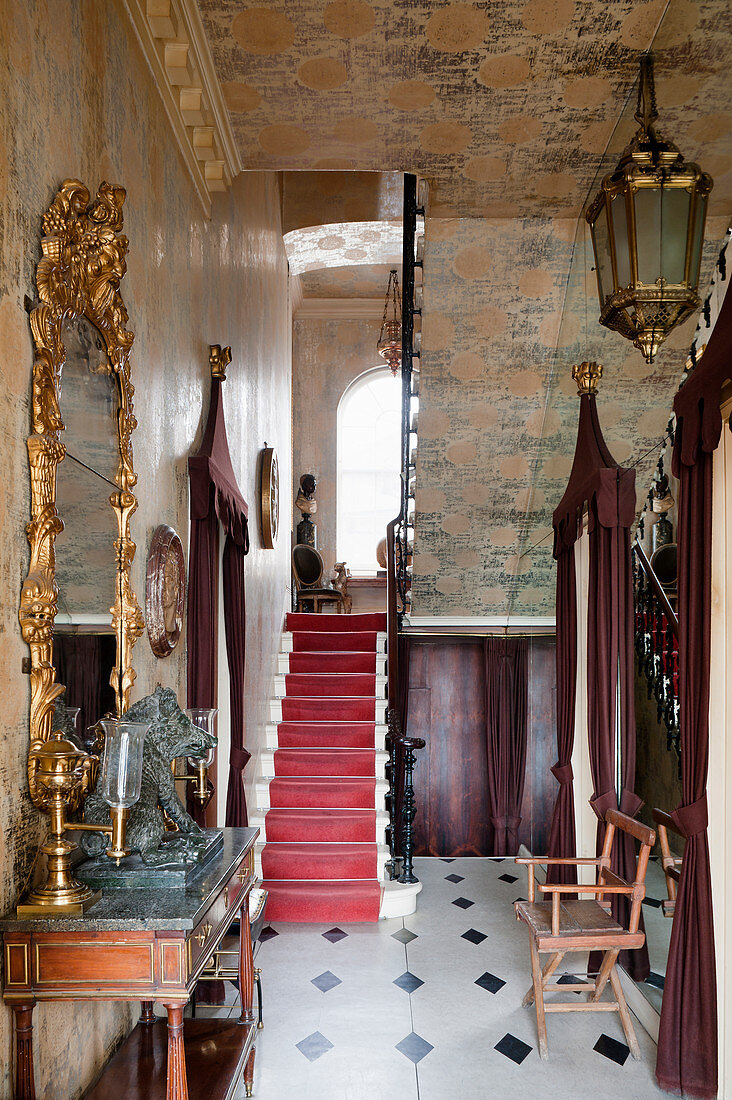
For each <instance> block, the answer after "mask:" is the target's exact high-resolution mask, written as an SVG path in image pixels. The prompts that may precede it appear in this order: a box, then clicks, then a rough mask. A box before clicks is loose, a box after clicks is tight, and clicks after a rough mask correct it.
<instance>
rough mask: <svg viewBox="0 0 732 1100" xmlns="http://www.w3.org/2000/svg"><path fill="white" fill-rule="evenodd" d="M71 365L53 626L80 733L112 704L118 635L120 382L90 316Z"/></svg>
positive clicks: (70, 335)
mask: <svg viewBox="0 0 732 1100" xmlns="http://www.w3.org/2000/svg"><path fill="white" fill-rule="evenodd" d="M63 341H64V346H65V348H66V362H65V364H64V367H63V370H62V375H61V386H60V394H61V395H60V407H61V416H62V418H63V422H64V426H65V430H64V432H63V434H62V440H63V443H64V446H65V447H66V456H65V458H64V459H63V461H62V462H60V463H59V466H58V471H57V481H56V507H57V509H58V514H59V516H60V518H61V519H62V521H63V524H64V530H63V531H62V532H61V533H60V534H59V535H58V536H57V538H56V582H57V584H58V590H59V596H58V613H57V615H56V620H55V625H54V657H53V661H54V667H55V669H56V679H57V681H58V682H59V683H62V684H64V685H65V686H66V695H65V697H64V702H65V704H66V705H67V706H68V707H69V708H78V709H79V713H78V715H76V717H75V722H76V731H77V733H78V734H79V735H80V737H81V738H82V740H85V739H86V731H87V729H88V727H89V726H91V725H92V724H93V723H95V722H97V721H98V720H99V719H100V718H102V717H103V716H104V715H105V714H107V713H108V712H109V711H113V710H114V709H115V698H114V692H113V690H112V688H111V686H110V684H109V678H110V673H111V671H112V668H113V667H114V663H115V656H116V639H115V637H114V634H113V633H112V626H111V618H112V617H111V610H110V609H111V607H112V605H113V604H114V598H115V583H116V578H117V568H116V561H115V550H114V541H115V539H116V538H117V520H116V516H115V512H114V510H113V508H112V506H111V504H110V501H109V497H110V494H111V493H112V492H113V491H114V490H115V488H116V485H115V481H114V478H115V474H116V473H117V466H118V463H119V443H118V434H117V419H116V418H117V409H118V406H119V400H118V386H117V379H116V377H115V375H114V372H113V371H112V368H111V365H110V362H109V358H108V356H107V352H106V348H105V344H104V340H103V338H102V335H101V333H100V332H99V331H98V330H97V329H96V328H95V327H94V325H92V324H91V322H90V321H88V320H87V319H86V318H85V317H81V318H78V319H76V320H75V321H73V322H72V323H70V324H69V325H67V326H66V327H65V329H64V332H63Z"/></svg>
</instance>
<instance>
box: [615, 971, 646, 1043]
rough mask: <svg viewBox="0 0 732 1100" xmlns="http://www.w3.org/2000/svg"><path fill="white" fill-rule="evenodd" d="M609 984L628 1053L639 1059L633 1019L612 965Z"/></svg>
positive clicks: (616, 972)
mask: <svg viewBox="0 0 732 1100" xmlns="http://www.w3.org/2000/svg"><path fill="white" fill-rule="evenodd" d="M610 984H611V985H612V987H613V993H614V994H615V1000H616V1001H617V1002H618V1012H619V1013H620V1023H621V1024H622V1025H623V1031H624V1032H625V1039H626V1041H627V1043H628V1046H629V1047H630V1053H631V1054H632V1055H633V1057H634V1058H635V1060H636V1062H638V1061H639V1060H640V1056H641V1052H640V1047H639V1046H638V1039H637V1038H636V1034H635V1028H634V1027H633V1021H632V1020H631V1018H630V1012H629V1010H628V1005H627V1002H626V1000H625V994H624V993H623V987H622V986H621V984H620V977H619V975H618V970H617V967H616V966H614V965H613V968H612V970H611V971H610Z"/></svg>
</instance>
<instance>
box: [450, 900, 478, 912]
mask: <svg viewBox="0 0 732 1100" xmlns="http://www.w3.org/2000/svg"><path fill="white" fill-rule="evenodd" d="M452 904H453V905H457V906H459V907H460V908H461V909H469V908H470V906H471V905H475V902H474V901H470V900H469V899H468V898H455V900H454V902H453V903H452Z"/></svg>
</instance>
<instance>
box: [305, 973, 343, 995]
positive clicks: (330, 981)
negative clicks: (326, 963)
mask: <svg viewBox="0 0 732 1100" xmlns="http://www.w3.org/2000/svg"><path fill="white" fill-rule="evenodd" d="M310 981H311V983H312V985H314V986H315V987H316V989H319V990H320V992H321V993H327V992H328V990H330V989H335V987H336V986H337V985H342V984H343V983H342V982H341V979H340V978H336V976H335V974H333V973H332V972H331V971H330V970H325V971H324V972H323V973H322V974H318V976H317V978H311V979H310Z"/></svg>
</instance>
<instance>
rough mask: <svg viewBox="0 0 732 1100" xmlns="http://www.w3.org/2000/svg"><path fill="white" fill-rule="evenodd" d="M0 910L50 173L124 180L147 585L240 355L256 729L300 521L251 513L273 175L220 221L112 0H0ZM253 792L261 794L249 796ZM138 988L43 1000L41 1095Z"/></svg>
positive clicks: (20, 820)
mask: <svg viewBox="0 0 732 1100" xmlns="http://www.w3.org/2000/svg"><path fill="white" fill-rule="evenodd" d="M0 25H2V27H3V33H2V35H1V36H0V64H1V65H2V71H3V73H4V74H5V82H4V89H5V95H4V96H3V97H2V100H0V237H1V238H2V240H3V251H2V256H1V257H0V376H1V377H2V386H1V387H0V436H1V437H2V439H3V446H4V449H3V477H2V480H1V481H0V584H1V586H2V587H1V588H0V593H1V595H0V689H1V691H2V700H3V722H2V728H1V729H0V909H1V910H2V911H3V912H4V911H7V910H8V909H9V908H10V907H11V906H12V905H14V904H15V902H16V900H17V898H18V895H19V893H20V892H21V890H22V888H23V886H24V884H25V882H26V880H27V878H28V876H29V873H30V870H31V864H32V861H33V857H34V855H35V852H36V848H37V845H38V843H39V841H40V839H41V836H42V832H43V828H44V822H43V821H42V820H41V818H40V816H39V814H38V813H37V811H36V810H35V809H34V808H33V806H32V805H31V803H30V800H29V798H28V796H27V793H26V780H25V764H26V756H27V749H28V697H29V689H28V680H27V677H25V676H23V675H22V674H21V660H22V658H23V657H24V656H25V655H26V653H27V649H26V647H25V645H24V643H23V642H22V639H21V636H20V630H19V626H18V619H17V606H18V596H19V591H20V584H21V579H22V577H23V575H24V574H25V571H26V568H27V561H28V551H27V544H26V539H25V531H24V528H25V523H26V522H27V519H28V516H29V485H28V472H27V459H26V453H25V439H26V437H27V435H28V432H29V427H30V412H29V406H30V392H31V390H30V387H31V367H32V349H31V339H30V333H29V328H28V323H27V317H26V314H25V311H24V309H23V297H24V295H26V294H28V295H30V296H33V295H34V285H33V276H34V269H35V264H36V261H37V259H38V255H39V234H40V217H41V214H42V213H43V212H44V210H45V209H46V208H47V206H48V205H49V203H50V201H51V200H52V198H53V195H54V193H55V191H56V189H57V187H58V185H59V184H60V183H61V182H62V181H63V180H64V178H66V177H69V176H76V177H78V178H80V179H81V180H82V181H84V182H85V183H87V184H88V185H89V186H90V187H91V188H92V189H96V187H97V186H98V184H99V182H100V181H101V180H103V179H108V180H110V181H112V182H114V183H119V184H122V185H123V186H125V187H126V188H127V203H126V207H125V233H126V234H127V236H128V237H129V239H130V254H129V267H128V274H127V276H126V278H125V279H124V281H123V284H122V289H123V294H124V297H125V301H126V304H127V307H128V311H129V316H130V321H129V327H130V328H131V329H132V330H133V331H134V332H135V333H136V340H135V344H134V348H133V354H132V370H133V380H134V384H135V388H136V394H135V414H136V416H137V419H138V422H139V427H138V429H137V432H136V433H135V436H134V449H135V464H136V469H137V471H138V474H139V483H138V496H139V500H140V507H139V510H138V512H137V514H136V515H135V516H134V517H133V520H132V534H133V538H134V539H135V541H136V543H137V547H138V550H137V559H136V561H135V563H134V570H133V582H134V586H135V589H136V591H137V594H138V598H139V599H140V602H141V603H144V571H145V559H146V556H147V548H148V545H149V541H150V537H151V534H152V532H153V530H154V529H155V527H156V526H157V525H158V524H160V523H170V524H171V525H172V526H173V527H175V528H176V529H177V530H178V531H179V533H180V534H181V537H182V539H183V543H184V546H186V549H187V542H188V525H187V510H188V501H187V479H186V460H187V456H188V454H189V453H190V452H191V450H192V449H193V450H195V449H197V447H198V445H199V443H200V439H201V432H202V425H203V423H204V422H205V415H206V411H207V407H208V393H209V383H208V364H207V354H208V344H209V343H212V342H216V343H225V344H228V343H230V344H231V345H232V347H233V353H234V362H233V364H232V367H231V368H230V370H229V380H228V381H227V383H226V386H225V391H224V400H225V407H226V416H227V422H228V432H229V440H230V445H231V451H232V457H233V462H234V468H235V471H236V473H237V475H238V477H239V482H240V485H241V488H242V491H243V493H244V495H245V497H246V498H247V500H248V501H249V503H250V508H251V513H250V514H251V535H252V550H251V553H250V556H249V558H248V563H247V569H248V576H247V613H248V639H247V642H248V653H249V660H248V672H247V685H246V689H247V701H248V710H247V722H248V733H247V745H248V747H249V749H250V751H253V752H254V754H255V759H254V760H253V761H252V762H251V764H250V765H249V769H248V772H247V779H248V782H249V786H250V788H251V783H252V781H253V776H254V769H255V766H256V753H257V751H258V747H259V744H260V741H261V739H263V734H264V723H265V706H266V700H267V698H268V696H269V694H270V683H271V676H272V672H273V666H274V655H275V653H276V650H277V648H278V641H279V632H280V630H281V627H282V621H283V613H284V611H285V608H286V605H287V602H288V585H289V545H288V539H287V535H286V531H287V528H288V526H289V523H288V519H289V508H288V501H287V493H286V492H285V493H284V494H283V496H284V498H285V499H284V501H283V509H284V515H283V527H284V529H285V535H284V537H283V538H282V539H281V540H280V542H279V544H278V547H277V549H276V550H275V551H265V550H264V549H262V545H261V535H260V532H259V529H258V523H257V519H256V507H255V505H256V500H257V498H256V478H257V458H258V453H259V451H260V449H261V447H262V446H263V444H264V440H265V439H266V440H267V442H268V443H269V444H270V445H275V446H276V447H277V448H278V451H279V454H280V462H281V464H282V480H283V482H284V484H285V485H289V484H290V480H291V475H290V461H289V459H290V415H289V407H290V336H289V329H290V326H289V310H288V305H287V265H286V258H285V254H284V249H283V245H282V237H281V233H282V227H281V220H280V210H281V197H280V194H279V185H278V181H277V178H276V176H274V175H273V174H269V175H266V174H265V175H256V176H254V175H245V176H243V177H241V178H240V179H239V181H237V183H236V185H235V186H234V188H233V190H232V192H231V194H230V195H229V196H227V197H223V196H222V197H218V198H217V199H216V200H215V202H214V213H213V217H212V219H211V220H210V221H206V219H205V218H204V217H203V213H202V210H201V208H200V206H199V204H198V201H197V199H196V197H195V194H194V191H193V188H192V185H191V184H190V181H189V178H188V175H187V173H186V170H185V168H184V167H183V164H182V162H181V160H180V159H179V155H178V153H177V150H176V148H175V147H174V145H173V143H172V140H171V138H170V136H169V129H168V124H167V119H166V117H165V114H164V111H163V108H162V105H161V102H160V100H159V97H158V93H157V91H156V90H155V88H154V86H153V84H152V82H151V80H150V77H149V73H148V70H147V67H146V65H145V63H144V61H143V59H142V56H141V53H140V51H139V49H138V47H137V43H136V40H135V39H134V37H133V36H132V34H131V31H130V30H129V27H128V24H127V20H126V16H125V14H124V9H123V5H122V3H121V2H120V0H108V2H106V3H104V4H100V3H98V2H96V0H53V3H48V2H44V0H24V2H23V3H22V4H17V3H14V2H12V0H0ZM134 664H135V667H136V669H137V673H138V678H137V683H136V685H135V695H136V696H139V695H142V694H145V693H147V692H148V691H150V690H152V689H153V688H154V686H155V684H156V683H157V682H160V683H162V684H164V685H165V686H171V687H173V688H175V689H176V690H177V691H178V692H179V695H180V697H181V698H184V695H185V652H184V645H183V644H181V645H180V646H179V648H178V649H177V650H176V652H175V653H174V654H173V655H172V656H171V657H169V658H167V659H166V660H164V661H159V660H156V659H155V658H154V657H153V655H152V652H151V650H150V647H149V645H148V642H147V639H146V637H143V638H142V639H140V641H139V642H138V644H137V646H136V648H135V651H134ZM250 804H251V801H250ZM136 1010H137V1006H136V1005H132V1006H129V1007H128V1006H126V1005H114V1004H84V1005H81V1004H78V1005H77V1004H56V1005H54V1004H48V1005H39V1006H38V1008H37V1009H36V1013H35V1023H36V1033H35V1037H36V1052H35V1070H36V1088H37V1094H38V1097H39V1100H75V1098H76V1097H78V1096H79V1095H80V1094H81V1092H82V1091H83V1089H84V1088H85V1087H86V1086H87V1085H88V1084H89V1082H90V1081H91V1079H92V1078H93V1077H94V1076H95V1074H96V1073H97V1072H98V1070H99V1069H100V1067H101V1065H102V1063H103V1061H104V1060H105V1058H106V1056H107V1055H108V1053H109V1052H110V1050H111V1049H112V1048H113V1047H114V1046H115V1044H116V1043H117V1042H118V1041H119V1039H120V1038H121V1036H122V1035H123V1034H124V1033H125V1031H126V1030H127V1028H128V1027H129V1026H130V1023H131V1021H132V1019H133V1016H134V1015H135V1014H136ZM11 1055H12V1041H11V1030H10V1012H9V1011H8V1010H6V1009H5V1008H1V1007H0V1095H2V1096H9V1095H10V1094H11V1083H10V1082H11V1065H12V1057H11Z"/></svg>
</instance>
